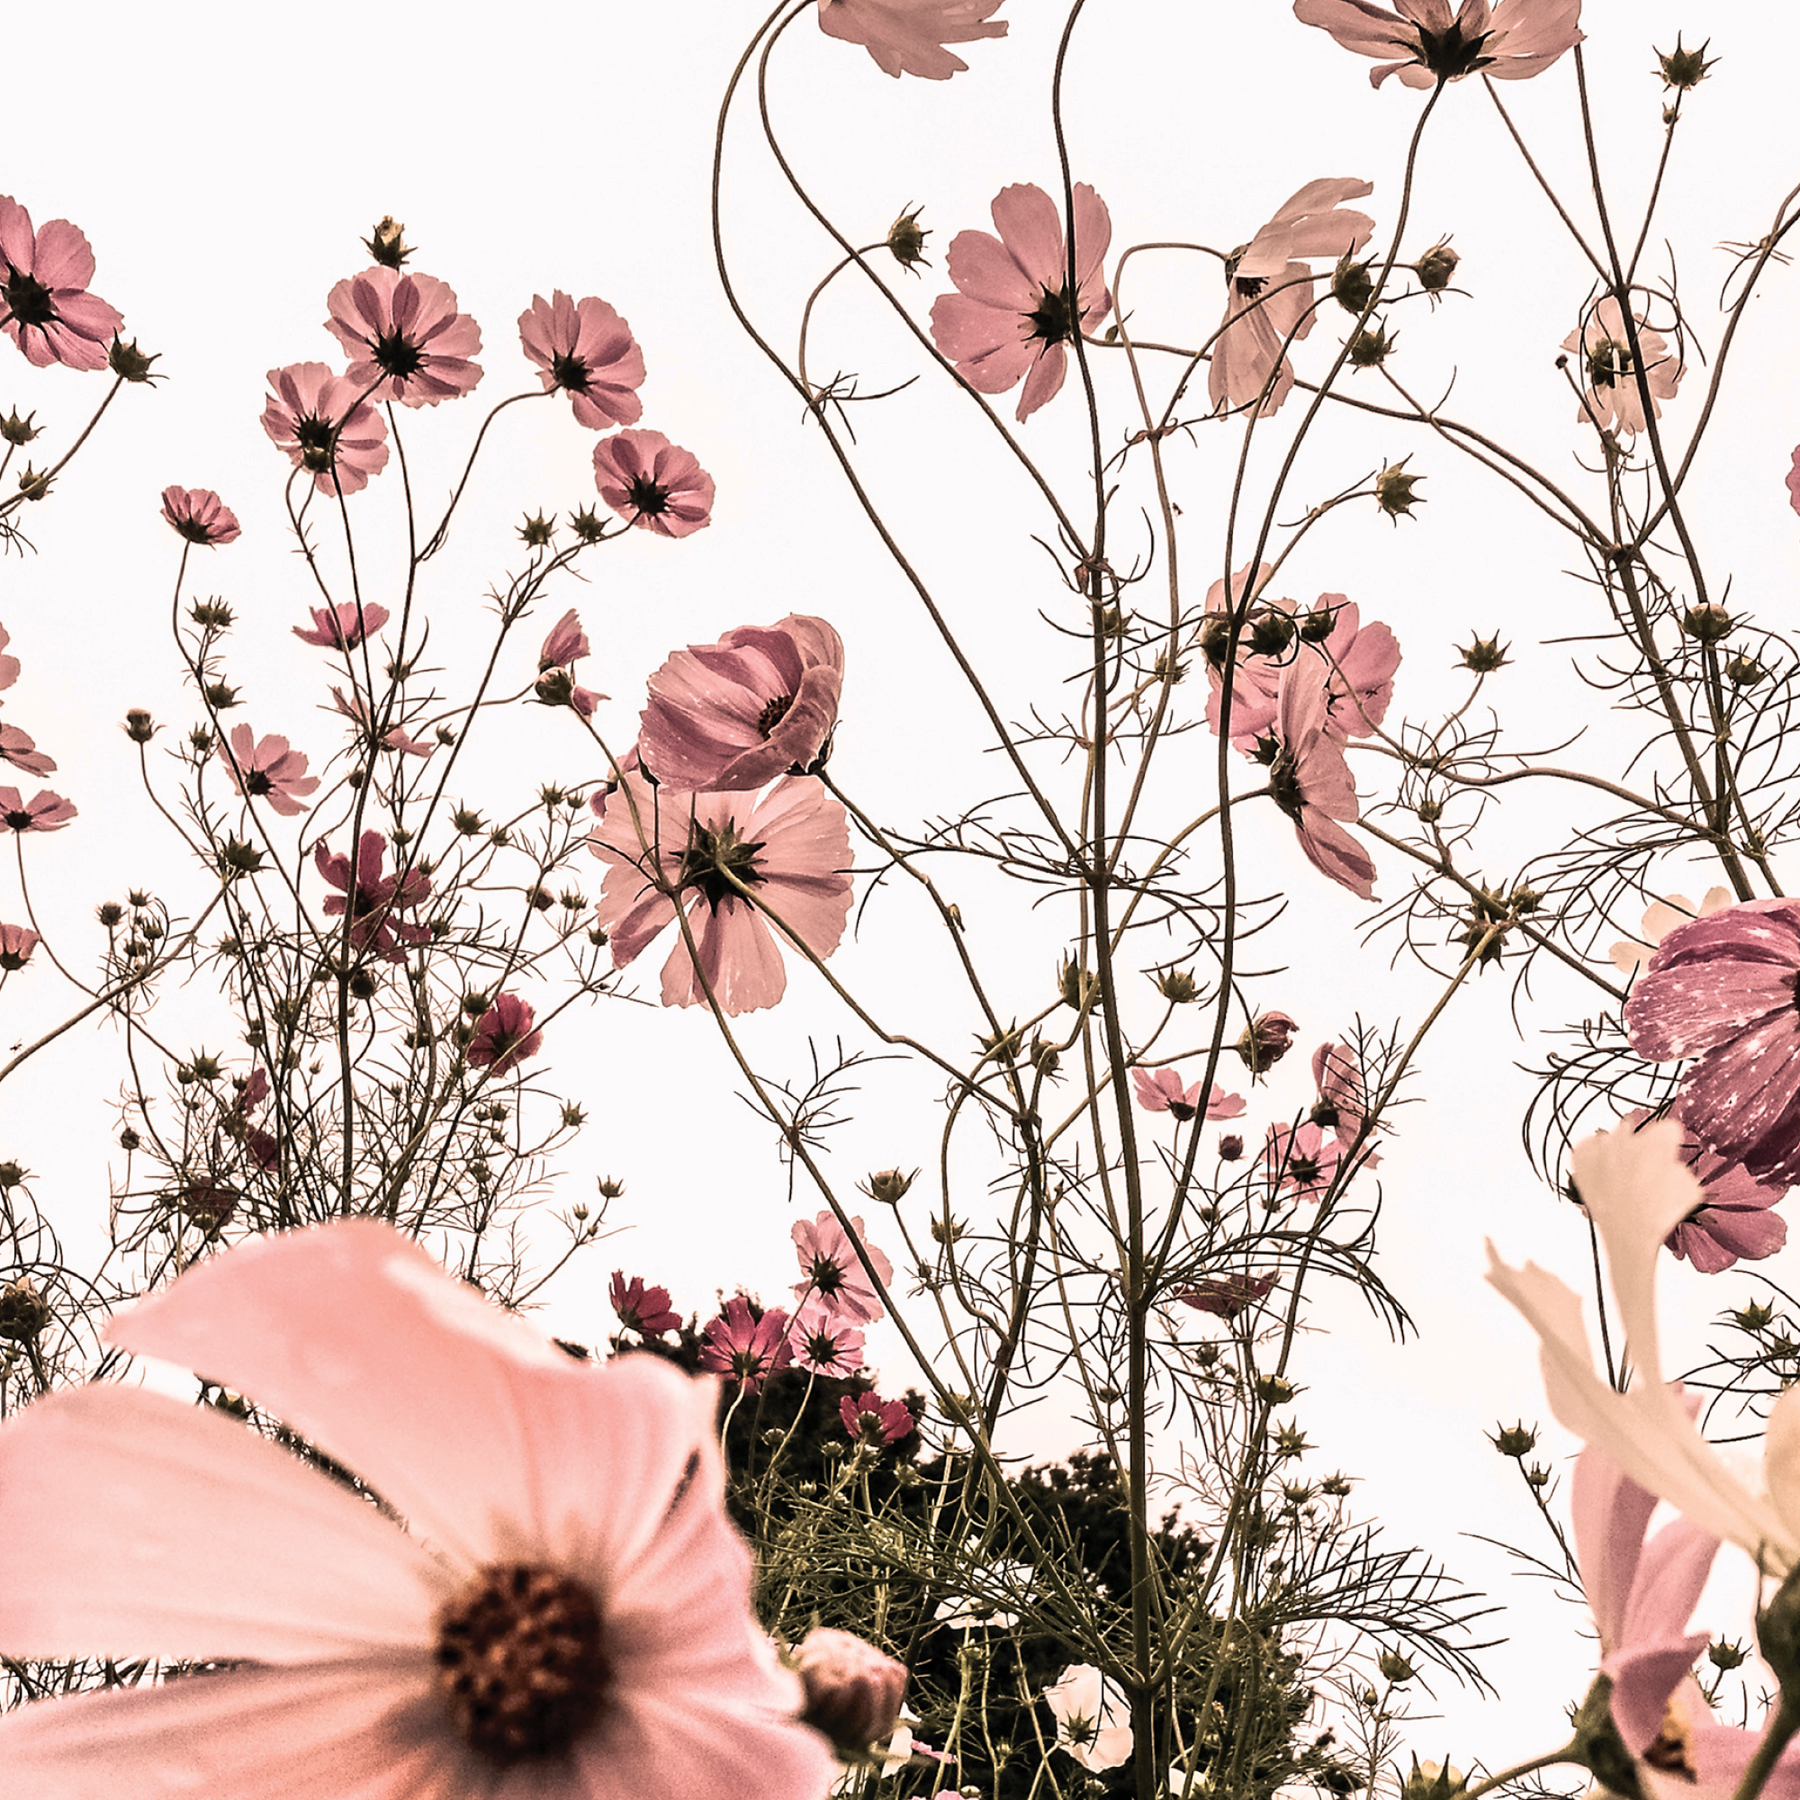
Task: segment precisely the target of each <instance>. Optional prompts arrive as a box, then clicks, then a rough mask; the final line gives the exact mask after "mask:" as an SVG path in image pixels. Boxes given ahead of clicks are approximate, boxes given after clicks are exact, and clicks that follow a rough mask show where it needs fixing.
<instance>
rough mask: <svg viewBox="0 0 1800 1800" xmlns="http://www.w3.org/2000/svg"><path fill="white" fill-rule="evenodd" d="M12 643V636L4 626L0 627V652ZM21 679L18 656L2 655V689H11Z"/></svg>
mask: <svg viewBox="0 0 1800 1800" xmlns="http://www.w3.org/2000/svg"><path fill="white" fill-rule="evenodd" d="M11 642H12V635H11V633H10V632H8V631H7V629H6V627H5V626H4V625H0V651H4V650H5V648H6V646H7V645H8V644H10V643H11ZM18 679H19V659H18V658H17V657H16V656H3V655H0V688H9V687H11V686H12V684H13V683H14V682H15V681H17V680H18Z"/></svg>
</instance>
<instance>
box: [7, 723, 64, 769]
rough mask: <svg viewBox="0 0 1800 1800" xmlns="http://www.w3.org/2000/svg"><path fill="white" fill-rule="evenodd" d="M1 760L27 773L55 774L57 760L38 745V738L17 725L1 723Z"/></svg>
mask: <svg viewBox="0 0 1800 1800" xmlns="http://www.w3.org/2000/svg"><path fill="white" fill-rule="evenodd" d="M0 761H4V762H9V763H11V764H12V765H13V767H14V768H15V769H23V770H24V771H25V773H26V774H27V775H54V774H55V773H56V762H55V759H54V758H52V757H48V756H46V755H45V754H44V753H43V751H41V750H40V749H39V748H38V747H37V739H36V738H34V737H33V736H32V735H31V733H30V732H29V731H25V730H23V729H22V728H21V727H19V726H17V725H0Z"/></svg>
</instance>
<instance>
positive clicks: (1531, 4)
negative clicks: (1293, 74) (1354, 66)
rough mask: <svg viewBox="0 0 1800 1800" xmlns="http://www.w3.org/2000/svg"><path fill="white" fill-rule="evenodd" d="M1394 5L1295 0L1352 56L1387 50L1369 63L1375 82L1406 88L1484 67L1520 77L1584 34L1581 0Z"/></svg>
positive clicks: (1302, 14)
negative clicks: (1375, 63) (1394, 79)
mask: <svg viewBox="0 0 1800 1800" xmlns="http://www.w3.org/2000/svg"><path fill="white" fill-rule="evenodd" d="M1394 5H1395V7H1396V9H1397V10H1396V11H1393V12H1389V11H1388V9H1387V8H1386V7H1385V6H1374V5H1371V4H1370V0H1294V17H1295V18H1297V19H1298V20H1299V21H1300V23H1301V24H1302V25H1317V26H1320V27H1321V28H1322V29H1323V30H1326V31H1329V32H1330V33H1331V35H1332V37H1333V38H1335V39H1336V40H1337V42H1338V43H1340V44H1341V45H1343V47H1344V48H1345V49H1346V50H1353V51H1354V52H1355V53H1356V54H1357V55H1358V56H1389V57H1394V58H1396V59H1397V60H1395V61H1393V62H1384V63H1383V64H1382V65H1381V66H1380V67H1379V68H1376V69H1371V70H1370V71H1369V82H1370V85H1371V86H1373V87H1380V86H1381V84H1382V83H1383V82H1384V81H1386V80H1387V78H1388V77H1389V76H1390V75H1396V74H1397V75H1398V76H1399V77H1400V79H1401V81H1402V82H1403V83H1404V84H1405V85H1406V86H1407V87H1410V88H1430V87H1436V86H1437V84H1438V83H1439V82H1440V81H1461V80H1462V79H1463V78H1464V77H1465V76H1468V75H1476V74H1480V75H1488V76H1492V77H1493V78H1494V79H1495V80H1496V81H1523V80H1525V79H1526V78H1527V77H1529V76H1532V75H1536V74H1538V73H1540V72H1541V71H1542V70H1544V69H1547V68H1549V66H1550V65H1551V64H1552V63H1553V62H1555V61H1556V59H1557V58H1558V57H1559V56H1561V55H1562V54H1563V52H1564V51H1565V50H1568V49H1571V48H1572V47H1573V46H1574V45H1576V44H1579V43H1580V42H1581V41H1582V33H1581V30H1580V28H1579V21H1580V19H1581V0H1496V4H1495V5H1494V6H1492V7H1491V8H1490V7H1489V5H1488V3H1487V0H1462V4H1461V6H1459V7H1458V8H1457V9H1456V11H1455V12H1452V11H1451V10H1450V0H1394Z"/></svg>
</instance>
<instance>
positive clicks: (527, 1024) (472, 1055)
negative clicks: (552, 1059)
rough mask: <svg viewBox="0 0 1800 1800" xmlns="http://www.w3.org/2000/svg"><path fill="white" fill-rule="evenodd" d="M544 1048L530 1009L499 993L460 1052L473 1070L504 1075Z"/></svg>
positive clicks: (477, 1021) (521, 1002) (513, 997)
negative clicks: (487, 1070)
mask: <svg viewBox="0 0 1800 1800" xmlns="http://www.w3.org/2000/svg"><path fill="white" fill-rule="evenodd" d="M543 1047H544V1034H543V1033H542V1032H541V1031H539V1030H538V1029H537V1021H536V1019H535V1018H534V1017H533V1016H532V1011H531V1008H530V1007H529V1006H528V1005H527V1004H526V1003H525V1002H524V1001H523V1000H521V999H520V998H519V997H518V995H517V994H502V995H501V996H500V997H499V999H497V1000H496V1001H495V1002H494V1004H493V1005H492V1006H490V1007H489V1008H488V1009H487V1011H486V1012H484V1013H483V1014H482V1015H481V1017H480V1018H479V1019H478V1020H476V1022H475V1035H474V1037H472V1038H471V1039H470V1040H469V1047H468V1049H467V1050H466V1051H465V1052H464V1053H463V1054H464V1055H465V1056H467V1057H468V1059H469V1064H470V1066H471V1067H472V1068H476V1069H490V1070H492V1072H493V1073H494V1074H495V1075H496V1076H499V1075H505V1074H507V1073H509V1072H510V1071H511V1070H513V1069H516V1068H517V1067H518V1066H519V1064H520V1063H522V1062H523V1061H524V1060H525V1059H526V1058H527V1057H528V1056H536V1055H537V1053H538V1052H539V1051H540V1050H541V1049H543Z"/></svg>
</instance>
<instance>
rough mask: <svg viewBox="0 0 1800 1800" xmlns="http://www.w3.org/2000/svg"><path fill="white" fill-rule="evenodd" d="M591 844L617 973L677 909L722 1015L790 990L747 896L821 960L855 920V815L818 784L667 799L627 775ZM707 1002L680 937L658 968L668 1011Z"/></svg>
mask: <svg viewBox="0 0 1800 1800" xmlns="http://www.w3.org/2000/svg"><path fill="white" fill-rule="evenodd" d="M646 846H647V847H646ZM589 847H590V848H591V849H592V850H593V852H594V854H595V855H596V856H598V857H600V858H601V860H602V861H604V862H606V863H607V864H608V865H609V866H608V868H607V871H606V880H605V882H604V884H603V885H602V887H601V890H600V904H599V907H598V909H597V918H598V923H599V925H600V927H601V928H602V929H603V930H605V931H606V932H608V933H609V934H610V936H611V938H612V952H613V967H614V968H615V969H622V968H624V967H625V966H626V964H627V963H629V962H632V961H633V960H634V959H635V958H636V957H637V956H638V955H639V953H640V952H641V951H643V950H644V949H645V948H646V947H647V946H648V945H649V943H650V942H651V940H652V939H653V938H655V937H656V936H657V935H658V933H660V932H661V931H662V930H663V929H664V928H665V927H666V926H668V925H669V924H671V923H672V922H673V921H674V918H675V909H676V907H677V906H679V907H680V908H681V910H682V912H683V913H685V914H686V915H687V917H688V920H689V922H690V929H691V930H692V932H693V935H694V939H695V947H696V949H697V950H698V952H699V959H700V972H701V973H703V974H704V976H705V978H706V985H707V986H710V987H711V989H712V992H713V995H714V997H715V998H716V999H717V1001H718V1003H719V1006H720V1008H721V1010H723V1011H724V1012H726V1013H740V1012H754V1011H756V1010H757V1009H758V1008H759V1007H764V1006H773V1005H774V1004H775V1003H776V1001H778V1000H779V999H780V998H781V996H782V995H783V994H784V993H785V992H786V991H787V971H786V968H785V967H784V965H783V963H782V958H781V952H780V950H779V948H778V947H777V942H776V938H775V935H774V932H773V931H772V930H771V924H772V921H770V920H768V919H765V917H764V916H763V914H762V913H761V912H759V911H758V910H757V908H756V907H755V906H753V905H752V904H751V903H750V901H749V900H747V899H745V898H744V896H743V892H742V890H743V889H744V888H749V889H751V890H753V891H754V893H755V895H756V898H757V899H758V900H760V901H762V902H763V903H764V904H765V905H766V906H767V907H768V908H769V911H770V912H771V913H773V914H774V915H775V916H776V917H777V918H779V920H780V922H781V924H780V929H781V931H782V933H783V935H785V936H787V937H789V938H790V940H791V941H793V942H797V943H799V944H800V945H802V946H803V947H804V948H805V949H807V950H808V951H810V952H811V953H812V954H813V955H814V956H816V957H819V958H821V959H822V958H824V957H827V956H829V955H830V954H831V953H832V951H834V950H835V949H836V948H837V946H838V939H839V938H840V937H841V936H842V935H843V931H844V922H845V920H846V919H847V918H848V917H849V915H850V898H851V884H850V877H849V875H848V874H847V873H846V872H845V871H846V870H847V868H848V867H849V863H850V828H849V823H848V819H847V817H846V815H845V812H844V809H843V807H842V806H841V805H840V804H839V803H838V801H836V800H835V799H833V798H832V796H831V795H830V794H828V793H826V791H825V789H824V788H823V787H822V786H821V785H820V784H819V783H818V782H817V781H814V780H810V779H805V778H802V777H798V776H787V777H784V778H783V779H782V780H780V781H778V782H776V783H775V785H774V786H773V787H772V788H770V789H769V790H768V791H767V792H766V793H764V794H762V795H760V796H756V795H751V794H714V793H702V794H667V793H662V792H660V791H659V790H658V789H656V788H654V787H652V786H651V784H650V782H649V781H648V780H647V779H646V778H645V776H644V774H643V773H642V772H641V771H640V770H637V769H632V770H628V771H627V772H626V775H625V778H624V781H623V783H622V784H621V786H620V787H619V788H618V789H617V790H616V791H615V792H614V793H612V794H611V795H609V796H608V797H607V799H606V801H605V810H604V811H603V812H602V814H601V817H600V823H599V824H598V825H596V826H595V827H594V829H593V831H592V832H591V833H590V834H589ZM658 882H660V883H661V884H662V885H661V886H659V885H658ZM705 999H706V991H705V988H704V987H703V986H702V985H701V982H700V980H699V978H698V976H697V974H696V971H695V967H694V963H693V960H692V959H691V958H690V957H689V955H688V950H687V945H686V944H685V943H683V942H680V941H677V943H676V944H675V946H674V948H673V949H672V950H671V951H670V953H669V960H668V961H667V963H665V964H664V965H663V979H662V1003H663V1005H664V1006H695V1005H699V1004H702V1003H704V1001H705Z"/></svg>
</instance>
